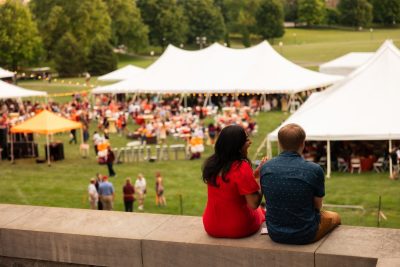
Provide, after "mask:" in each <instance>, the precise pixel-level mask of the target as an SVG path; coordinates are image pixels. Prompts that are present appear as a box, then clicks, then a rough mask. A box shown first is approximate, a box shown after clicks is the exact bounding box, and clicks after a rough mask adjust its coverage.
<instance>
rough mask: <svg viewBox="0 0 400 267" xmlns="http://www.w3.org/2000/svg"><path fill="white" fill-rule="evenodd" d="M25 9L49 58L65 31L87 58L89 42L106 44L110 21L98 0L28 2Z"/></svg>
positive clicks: (105, 6)
mask: <svg viewBox="0 0 400 267" xmlns="http://www.w3.org/2000/svg"><path fill="white" fill-rule="evenodd" d="M29 7H30V8H31V10H32V13H33V14H34V17H35V18H36V20H37V22H38V25H39V30H40V33H41V34H42V37H43V39H44V45H45V48H46V50H47V51H48V56H49V58H53V57H54V56H55V55H54V54H53V50H54V49H55V47H56V46H57V45H58V42H59V40H60V38H62V37H63V36H64V34H65V32H70V33H71V34H72V35H73V36H74V37H75V38H76V39H77V40H78V41H79V43H80V46H81V48H82V49H83V51H84V52H85V55H87V54H88V53H89V51H90V48H91V46H92V42H93V40H95V39H96V38H97V39H100V40H104V41H109V40H110V38H111V19H110V16H109V15H108V9H107V5H106V4H105V3H104V2H103V1H102V0H68V1H63V0H32V1H30V3H29Z"/></svg>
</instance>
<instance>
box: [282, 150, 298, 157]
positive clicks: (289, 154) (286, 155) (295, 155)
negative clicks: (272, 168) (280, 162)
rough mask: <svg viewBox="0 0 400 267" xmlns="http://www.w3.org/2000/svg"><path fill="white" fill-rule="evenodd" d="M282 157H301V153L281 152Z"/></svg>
mask: <svg viewBox="0 0 400 267" xmlns="http://www.w3.org/2000/svg"><path fill="white" fill-rule="evenodd" d="M280 156H283V157H301V156H300V155H299V153H297V152H295V151H283V152H281V154H280Z"/></svg>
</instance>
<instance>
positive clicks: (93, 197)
mask: <svg viewBox="0 0 400 267" xmlns="http://www.w3.org/2000/svg"><path fill="white" fill-rule="evenodd" d="M95 184H96V179H95V178H92V179H90V184H89V186H88V194H89V203H90V208H91V209H92V210H96V209H97V202H98V201H99V194H98V193H97V190H96V186H95Z"/></svg>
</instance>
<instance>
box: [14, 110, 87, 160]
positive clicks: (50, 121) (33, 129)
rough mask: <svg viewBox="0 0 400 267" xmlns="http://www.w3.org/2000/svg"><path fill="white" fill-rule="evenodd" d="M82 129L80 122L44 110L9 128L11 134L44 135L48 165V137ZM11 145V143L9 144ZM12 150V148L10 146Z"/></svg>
mask: <svg viewBox="0 0 400 267" xmlns="http://www.w3.org/2000/svg"><path fill="white" fill-rule="evenodd" d="M78 128H82V124H81V123H80V122H75V121H72V120H69V119H66V118H63V117H61V116H59V115H57V114H54V113H53V112H50V111H48V110H44V111H42V112H40V113H39V114H37V115H36V116H35V117H32V118H30V119H28V120H26V121H24V122H22V123H21V124H18V125H16V126H14V127H12V128H11V133H12V134H13V133H39V134H45V135H46V143H47V155H48V156H47V159H48V163H49V164H50V151H49V135H50V134H54V133H59V132H66V131H69V130H72V129H78ZM11 144H12V143H11ZM11 149H12V150H13V146H12V145H11ZM11 154H12V159H13V161H14V152H13V151H12V153H11Z"/></svg>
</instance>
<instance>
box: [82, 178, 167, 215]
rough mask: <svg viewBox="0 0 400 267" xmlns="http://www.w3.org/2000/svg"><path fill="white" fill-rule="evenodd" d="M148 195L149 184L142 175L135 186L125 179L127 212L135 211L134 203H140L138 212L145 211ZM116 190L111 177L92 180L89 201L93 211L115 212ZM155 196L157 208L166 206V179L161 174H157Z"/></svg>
mask: <svg viewBox="0 0 400 267" xmlns="http://www.w3.org/2000/svg"><path fill="white" fill-rule="evenodd" d="M146 194H147V182H146V178H145V177H144V175H143V174H142V173H139V174H138V176H137V179H136V181H135V183H134V184H132V179H131V177H127V178H126V179H125V184H124V185H123V187H122V200H123V203H124V208H125V211H126V212H133V211H134V202H135V201H136V200H137V201H138V210H139V211H143V210H144V201H145V198H146ZM115 195H116V194H115V189H114V185H113V183H112V182H110V180H109V176H106V175H102V174H100V173H97V174H96V177H94V178H91V179H90V183H89V186H88V200H89V206H90V208H91V209H98V210H113V209H114V201H115ZM155 195H156V206H158V207H161V206H166V205H167V202H166V199H165V196H164V178H163V177H162V175H161V173H160V172H159V171H157V172H156V173H155Z"/></svg>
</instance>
